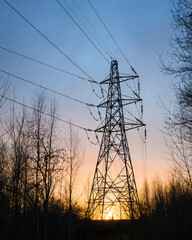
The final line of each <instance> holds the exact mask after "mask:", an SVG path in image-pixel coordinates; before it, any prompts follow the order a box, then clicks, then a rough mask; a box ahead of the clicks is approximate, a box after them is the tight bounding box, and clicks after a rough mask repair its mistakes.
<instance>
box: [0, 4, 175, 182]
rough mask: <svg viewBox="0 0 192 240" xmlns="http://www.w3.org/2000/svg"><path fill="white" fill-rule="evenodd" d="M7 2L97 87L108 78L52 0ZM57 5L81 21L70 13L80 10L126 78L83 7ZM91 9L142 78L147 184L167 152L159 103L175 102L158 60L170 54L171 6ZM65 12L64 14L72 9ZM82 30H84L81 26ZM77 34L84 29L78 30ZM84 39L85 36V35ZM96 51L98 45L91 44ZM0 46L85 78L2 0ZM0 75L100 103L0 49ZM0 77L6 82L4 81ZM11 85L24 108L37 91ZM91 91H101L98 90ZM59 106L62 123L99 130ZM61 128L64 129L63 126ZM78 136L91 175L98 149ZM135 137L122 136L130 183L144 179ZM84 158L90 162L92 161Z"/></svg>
mask: <svg viewBox="0 0 192 240" xmlns="http://www.w3.org/2000/svg"><path fill="white" fill-rule="evenodd" d="M9 2H10V3H11V4H12V5H13V6H14V7H15V8H16V9H17V10H18V11H19V12H20V13H22V14H23V16H25V17H26V18H27V19H28V20H29V21H30V22H31V23H32V24H33V25H34V26H35V27H37V28H38V29H39V30H40V31H42V33H43V34H45V35H46V36H47V37H48V38H49V39H50V40H51V41H52V42H53V43H54V44H55V45H57V46H58V47H59V48H60V49H62V50H63V51H64V52H65V54H67V55H68V56H69V57H70V58H71V59H72V60H73V61H75V62H76V63H77V64H78V65H79V66H80V67H81V68H82V69H83V70H84V71H85V72H87V73H88V74H89V75H90V76H91V77H92V78H93V79H95V80H96V81H102V80H103V79H104V78H105V77H106V76H107V75H108V74H109V70H110V65H109V64H108V63H107V62H106V60H105V59H104V58H103V57H102V56H101V54H100V53H99V52H98V51H97V50H96V49H95V47H94V46H93V45H92V44H91V43H90V42H89V41H88V39H87V38H86V37H85V36H84V35H83V33H82V32H81V31H80V30H79V29H78V27H77V26H76V25H75V24H74V23H73V22H72V21H71V19H70V18H69V17H68V16H67V15H66V13H65V12H64V11H63V10H62V8H61V7H60V6H59V4H58V3H57V2H56V0H41V1H39V0H33V1H29V0H28V1H26V0H25V1H24V0H15V1H13V0H10V1H9ZM60 2H61V3H62V4H63V6H65V7H66V8H67V7H68V6H67V5H66V2H67V4H68V5H69V6H70V7H71V8H72V9H73V10H74V11H75V12H76V13H77V15H78V16H79V17H80V18H81V19H82V20H83V21H84V20H85V19H84V18H83V17H82V15H81V14H80V12H79V9H78V8H76V5H78V6H79V8H80V9H81V11H82V12H83V13H84V14H85V15H86V17H87V19H88V20H89V22H90V23H91V24H92V25H93V26H94V29H95V30H96V31H97V32H98V34H99V35H100V37H101V38H102V40H103V42H104V43H105V45H106V46H107V48H108V49H109V50H110V51H111V52H112V54H113V55H114V56H115V57H116V59H117V60H118V62H119V69H120V72H123V73H131V72H130V68H129V66H128V64H127V63H126V61H125V60H124V58H123V56H122V55H121V53H120V52H119V50H118V49H117V47H116V46H115V44H114V43H113V41H112V40H111V38H110V37H109V35H108V33H107V32H106V30H105V29H104V28H103V26H102V24H101V23H100V21H99V19H98V18H97V16H96V15H95V14H94V12H93V10H92V9H91V7H90V5H89V3H88V1H87V0H74V1H72V0H66V1H64V0H60ZM74 2H75V3H76V5H75V4H74ZM91 2H92V4H93V5H94V7H95V8H96V10H97V11H98V13H99V15H100V16H101V18H102V19H103V21H104V23H105V24H106V26H107V27H108V29H109V30H110V32H111V33H112V35H113V37H114V38H115V40H116V41H117V43H118V44H119V46H120V48H121V49H122V51H123V52H124V54H125V55H126V57H127V59H128V60H129V62H130V63H131V65H132V66H133V67H134V69H135V70H136V71H137V73H138V74H139V76H140V81H141V93H142V98H143V102H144V120H145V123H146V124H147V132H148V142H147V152H148V154H147V155H148V175H149V177H150V176H152V175H154V174H155V173H156V172H158V173H159V174H160V175H161V174H163V173H164V171H165V169H166V161H165V156H166V153H165V152H166V148H165V146H164V142H163V137H162V133H161V129H162V128H163V114H164V113H165V110H164V109H163V108H162V107H161V102H160V98H161V99H162V101H163V102H164V103H165V104H166V105H169V101H170V99H171V98H173V94H172V90H171V88H170V86H171V84H172V83H174V82H175V81H176V80H175V79H173V78H171V77H168V76H164V75H163V74H162V73H161V72H160V67H159V56H158V55H159V54H161V53H162V52H163V51H165V52H166V51H168V50H169V41H170V37H171V35H172V30H171V27H170V24H171V13H170V10H171V1H169V0H161V1H160V0H145V1H143V0H118V1H117V0H92V1H91ZM67 9H68V8H67ZM68 11H69V12H70V9H68ZM72 15H73V13H72ZM77 21H78V20H77ZM85 23H86V25H87V22H86V21H85ZM87 26H88V25H87ZM82 28H83V29H84V27H83V26H82ZM84 31H86V29H84ZM87 34H88V35H89V36H90V34H89V33H87ZM90 37H91V36H90ZM96 44H97V46H98V43H97V42H96ZM0 46H1V47H4V48H8V49H10V50H13V51H16V52H19V53H21V54H23V55H26V56H29V57H31V58H35V59H37V60H40V61H43V62H46V63H48V64H50V65H54V66H56V67H58V68H62V69H64V70H66V71H69V72H72V73H74V74H77V75H80V76H83V77H86V76H85V75H84V74H83V73H82V72H81V71H80V70H79V69H78V68H77V67H76V66H74V65H73V64H72V63H71V62H69V61H68V59H67V58H66V57H64V56H63V55H62V54H61V53H60V52H59V51H58V50H57V49H55V48H54V47H53V46H52V45H51V44H50V43H49V42H48V41H46V40H45V39H44V38H43V37H42V36H40V35H39V33H37V32H36V31H35V30H34V29H33V28H32V27H30V26H29V25H28V24H27V23H26V22H25V21H24V20H23V19H22V18H21V17H20V16H18V15H17V14H16V13H15V12H14V11H13V10H12V9H11V8H10V7H9V6H8V5H7V4H6V3H5V2H4V1H3V0H1V1H0ZM98 47H99V46H98ZM104 54H105V53H104ZM106 57H107V55H106ZM165 57H166V56H165ZM109 60H110V59H109ZM165 60H166V58H165ZM0 69H2V70H4V71H7V72H10V73H13V74H15V75H18V76H20V77H23V78H26V79H29V80H31V81H34V82H36V83H38V84H43V85H44V86H46V87H48V88H51V89H53V90H56V91H59V92H62V93H64V94H67V95H70V96H72V97H74V98H77V99H81V100H83V101H86V102H90V103H94V104H98V103H99V102H100V100H99V99H98V98H97V97H96V96H95V95H94V94H93V92H92V89H91V87H90V84H89V83H88V82H86V81H82V80H80V79H78V78H74V77H72V76H70V75H66V74H64V73H61V72H58V71H56V70H53V69H50V68H48V67H45V66H42V65H39V64H37V63H33V62H31V61H29V60H27V59H23V58H21V57H19V56H15V55H13V54H11V53H8V52H6V51H4V50H2V49H0ZM0 76H1V75H0ZM3 76H5V77H6V75H5V74H4V75H3ZM9 80H10V82H11V88H10V91H11V92H12V91H13V89H14V91H15V95H16V99H17V100H18V101H21V102H22V99H23V97H24V98H25V100H26V102H27V103H29V104H30V101H31V98H32V97H33V95H34V91H35V89H36V87H33V86H31V85H29V84H26V83H23V82H22V81H20V80H17V79H15V78H12V77H9ZM96 91H99V89H97V88H96ZM10 96H11V95H10ZM58 102H59V109H60V115H61V117H62V118H63V119H66V118H67V117H68V118H69V117H71V119H72V122H75V123H76V124H79V125H82V126H85V127H88V128H96V127H97V122H95V121H94V120H93V119H92V118H91V116H90V114H89V112H88V110H87V108H86V107H85V106H83V105H81V104H77V103H75V102H72V101H70V100H67V99H65V98H61V97H58ZM61 127H62V128H63V129H66V126H64V125H63V124H62V126H61ZM79 134H82V139H83V144H84V145H85V146H86V152H87V158H86V161H85V165H87V166H88V167H87V168H91V169H92V170H91V171H93V170H94V166H95V163H96V158H97V153H98V150H99V148H98V146H97V147H95V146H92V145H91V144H89V142H88V140H87V139H86V136H85V134H84V133H81V131H79ZM136 135H137V132H136V131H134V132H133V133H128V140H129V144H130V151H131V154H132V158H133V165H135V171H136V178H137V179H138V178H139V179H142V177H141V176H140V175H141V173H142V168H143V162H142V150H141V143H140V140H139V138H138V136H136ZM129 136H130V138H129ZM90 156H92V157H91V160H90ZM138 176H140V177H138ZM139 181H140V182H141V180H139Z"/></svg>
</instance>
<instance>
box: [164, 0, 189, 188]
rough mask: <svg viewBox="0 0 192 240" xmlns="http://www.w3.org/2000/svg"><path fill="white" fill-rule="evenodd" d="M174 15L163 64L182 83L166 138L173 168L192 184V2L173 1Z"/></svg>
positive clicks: (169, 114) (178, 85) (169, 115)
mask: <svg viewBox="0 0 192 240" xmlns="http://www.w3.org/2000/svg"><path fill="white" fill-rule="evenodd" d="M172 17H173V24H172V28H173V30H174V32H175V35H174V36H173V38H172V40H171V47H172V52H169V53H168V59H169V60H168V62H167V63H164V62H163V61H162V59H161V67H162V70H163V72H164V73H165V74H170V75H173V76H174V77H177V78H178V79H179V82H178V83H176V84H174V86H173V89H174V93H175V106H174V109H173V110H171V111H168V112H167V116H166V119H165V132H166V136H165V138H166V144H167V146H168V149H169V152H170V155H171V160H172V164H171V166H172V168H173V170H174V171H175V172H176V173H177V174H178V175H180V176H182V177H183V178H184V179H185V181H186V182H188V183H189V184H190V185H191V186H192V182H191V174H192V160H191V159H192V158H191V156H192V151H191V147H192V2H191V1H190V0H174V1H173V9H172Z"/></svg>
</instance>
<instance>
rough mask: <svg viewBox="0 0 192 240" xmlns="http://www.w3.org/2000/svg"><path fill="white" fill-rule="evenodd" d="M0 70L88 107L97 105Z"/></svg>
mask: <svg viewBox="0 0 192 240" xmlns="http://www.w3.org/2000/svg"><path fill="white" fill-rule="evenodd" d="M0 72H2V73H5V74H8V75H9V76H12V77H14V78H17V79H19V80H21V81H23V82H26V83H29V84H32V85H34V86H36V87H39V88H42V89H44V90H47V91H49V92H52V93H54V94H57V95H60V96H62V97H65V98H68V99H70V100H73V101H75V102H78V103H81V104H84V105H86V106H89V107H97V106H96V105H94V104H91V103H86V102H83V101H81V100H78V99H76V98H73V97H70V96H68V95H66V94H63V93H60V92H57V91H55V90H53V89H50V88H47V87H44V86H42V85H40V84H38V83H34V82H32V81H30V80H28V79H25V78H22V77H19V76H17V75H15V74H12V73H10V72H6V71H4V70H1V69H0Z"/></svg>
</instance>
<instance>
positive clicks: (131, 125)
mask: <svg viewBox="0 0 192 240" xmlns="http://www.w3.org/2000/svg"><path fill="white" fill-rule="evenodd" d="M115 126H116V125H114V126H113V125H111V130H110V131H111V133H118V132H121V129H119V130H117V129H115ZM144 126H146V125H145V124H144V123H125V124H124V129H125V131H129V130H132V129H135V128H140V127H144ZM105 129H106V125H104V126H102V127H100V128H97V129H96V130H95V132H104V131H105ZM113 129H114V130H113Z"/></svg>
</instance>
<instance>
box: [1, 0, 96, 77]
mask: <svg viewBox="0 0 192 240" xmlns="http://www.w3.org/2000/svg"><path fill="white" fill-rule="evenodd" d="M3 1H4V2H5V3H6V4H7V5H9V6H10V7H11V8H12V9H13V10H14V11H15V12H16V13H17V14H18V15H19V16H20V17H21V18H23V19H24V20H25V21H26V22H27V23H28V24H29V25H30V26H31V27H32V28H33V29H35V30H36V31H37V32H38V33H39V34H40V35H41V36H42V37H44V38H45V39H46V40H47V41H48V42H49V43H50V44H51V45H52V46H53V47H55V48H56V49H57V50H58V51H59V52H60V53H61V54H62V55H64V56H65V57H66V58H67V59H68V60H69V61H70V62H71V63H73V64H74V65H75V66H76V67H77V68H78V69H79V70H80V71H81V72H83V73H84V74H85V75H86V76H87V77H88V78H90V79H91V80H93V79H92V77H90V76H89V75H88V74H87V73H86V72H85V71H84V70H83V69H82V68H81V67H80V66H78V65H77V63H75V62H74V61H73V60H72V59H71V58H70V57H69V56H68V55H67V54H65V53H64V52H63V51H62V50H61V49H60V48H59V47H57V46H56V45H55V44H54V43H53V42H52V41H51V40H49V39H48V37H46V36H45V35H44V34H43V33H42V32H41V31H40V30H39V29H38V28H36V27H35V26H34V25H33V24H32V23H31V22H29V20H27V19H26V18H25V17H24V16H23V15H22V14H21V13H20V12H19V11H18V10H17V9H15V8H14V7H13V6H12V5H11V4H10V3H9V2H8V1H6V0H3Z"/></svg>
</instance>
